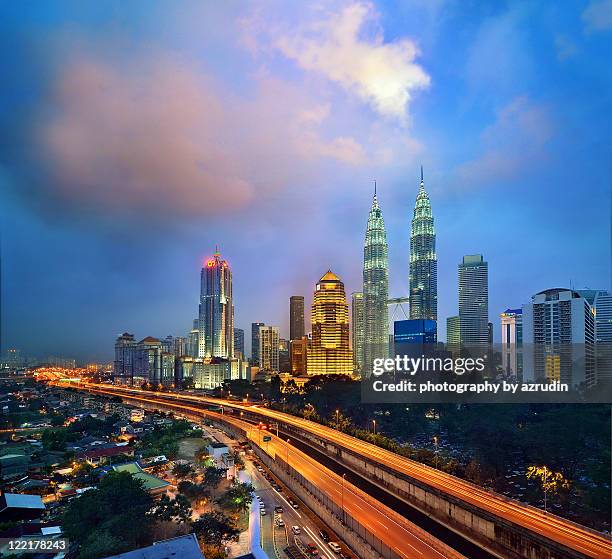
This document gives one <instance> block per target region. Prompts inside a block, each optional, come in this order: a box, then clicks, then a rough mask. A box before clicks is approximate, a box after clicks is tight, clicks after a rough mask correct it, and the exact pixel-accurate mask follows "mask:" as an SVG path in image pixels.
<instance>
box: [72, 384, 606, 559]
mask: <svg viewBox="0 0 612 559" xmlns="http://www.w3.org/2000/svg"><path fill="white" fill-rule="evenodd" d="M72 386H74V385H72ZM77 387H78V388H82V389H89V390H95V391H100V392H102V391H104V393H106V394H113V395H121V396H130V397H134V396H140V397H142V396H143V395H144V394H146V395H147V398H149V399H151V400H153V401H155V402H157V403H163V402H167V403H176V404H178V403H180V405H182V406H185V405H186V404H188V405H189V406H190V407H196V409H198V408H199V409H200V410H201V409H202V406H206V405H216V406H219V405H221V406H222V409H223V410H224V411H225V412H226V414H227V413H228V412H230V411H231V412H232V413H234V414H236V415H239V416H240V417H241V418H242V419H241V420H243V421H244V420H249V419H250V420H255V421H273V422H275V423H276V424H277V426H278V430H279V433H280V432H282V433H283V434H286V435H290V436H291V437H293V438H295V439H296V440H299V441H301V442H303V443H304V444H307V445H309V446H311V447H312V448H313V449H317V450H318V451H319V452H321V453H323V454H324V455H326V456H327V457H329V458H330V459H331V460H334V461H335V462H337V463H338V464H339V465H342V466H343V467H344V468H346V469H348V470H350V471H351V472H354V473H355V474H356V475H359V476H362V477H364V478H366V479H368V480H370V481H371V482H373V483H374V484H376V485H377V486H378V487H379V488H381V489H382V490H384V491H386V492H388V493H389V494H391V495H394V496H395V497H397V498H399V499H401V500H402V501H403V502H405V503H407V504H409V505H411V506H413V507H415V508H417V509H418V510H420V511H422V512H424V513H425V514H428V515H430V516H432V517H433V518H435V519H436V520H437V521H438V522H440V523H442V524H443V525H445V526H446V527H448V528H449V529H451V530H453V531H455V532H457V533H459V534H461V535H463V536H464V537H467V538H468V539H470V540H471V541H473V542H474V543H476V544H478V545H479V546H481V547H482V548H483V549H486V550H488V551H489V552H490V553H491V554H492V555H494V556H497V557H502V558H510V559H518V558H528V559H540V558H543V559H574V558H578V559H585V558H596V559H610V557H612V543H611V541H610V538H609V537H607V536H605V535H604V534H601V533H599V532H596V531H594V530H590V529H588V528H586V527H584V526H580V525H578V524H575V523H572V522H570V521H568V520H566V519H563V518H560V517H558V516H555V515H553V514H550V513H544V512H543V511H541V510H539V509H537V508H534V507H531V506H528V505H525V504H523V503H520V502H518V501H514V500H512V499H509V498H506V497H504V496H502V495H498V494H496V493H493V492H490V491H487V490H485V489H483V488H481V487H478V486H476V485H474V484H471V483H469V482H466V481H464V480H461V479H459V478H456V477H454V476H451V475H449V474H446V473H444V472H441V471H439V470H436V469H434V468H431V467H428V466H425V465H423V464H420V463H418V462H415V461H413V460H410V459H408V458H405V457H403V456H399V455H396V454H394V453H392V452H390V451H387V450H384V449H381V448H379V447H377V446H376V445H373V444H371V443H368V442H365V441H361V440H359V439H357V438H355V437H352V436H350V435H347V434H345V433H342V432H339V431H337V430H335V429H332V428H330V427H326V426H323V425H320V424H318V423H315V422H312V421H309V420H306V419H303V418H300V417H296V416H292V415H289V414H285V413H282V412H278V411H275V410H271V409H268V408H265V407H260V406H257V405H248V404H247V403H239V402H233V401H228V400H220V399H216V398H208V397H204V396H197V395H193V394H186V393H150V392H143V391H141V390H137V389H133V388H127V387H118V386H112V385H95V384H91V383H83V384H81V385H78V386H77ZM225 417H226V420H229V417H227V415H226V416H225ZM318 467H320V468H322V466H321V465H320V464H318Z"/></svg>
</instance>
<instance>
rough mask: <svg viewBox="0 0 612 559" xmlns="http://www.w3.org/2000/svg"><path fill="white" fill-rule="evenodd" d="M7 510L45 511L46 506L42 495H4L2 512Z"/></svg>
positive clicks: (0, 505)
mask: <svg viewBox="0 0 612 559" xmlns="http://www.w3.org/2000/svg"><path fill="white" fill-rule="evenodd" d="M7 508H15V509H39V510H44V509H45V505H44V503H43V501H42V499H41V497H40V495H22V494H19V493H3V494H2V495H0V510H4V509H7Z"/></svg>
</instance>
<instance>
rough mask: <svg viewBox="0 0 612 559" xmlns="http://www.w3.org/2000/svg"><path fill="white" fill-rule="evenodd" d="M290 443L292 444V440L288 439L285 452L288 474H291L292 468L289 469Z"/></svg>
mask: <svg viewBox="0 0 612 559" xmlns="http://www.w3.org/2000/svg"><path fill="white" fill-rule="evenodd" d="M290 442H291V441H290V439H287V441H286V443H287V444H286V445H285V451H286V455H285V458H286V460H285V462H286V463H287V474H289V470H290V468H289V443H290Z"/></svg>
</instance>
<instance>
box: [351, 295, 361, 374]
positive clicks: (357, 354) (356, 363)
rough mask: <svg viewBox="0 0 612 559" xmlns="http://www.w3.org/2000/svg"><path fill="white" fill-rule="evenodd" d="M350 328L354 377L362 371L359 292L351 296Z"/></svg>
mask: <svg viewBox="0 0 612 559" xmlns="http://www.w3.org/2000/svg"><path fill="white" fill-rule="evenodd" d="M351 326H352V338H351V342H352V348H353V370H354V371H355V374H356V375H361V370H362V369H363V293H362V292H361V291H356V292H354V293H353V294H352V295H351Z"/></svg>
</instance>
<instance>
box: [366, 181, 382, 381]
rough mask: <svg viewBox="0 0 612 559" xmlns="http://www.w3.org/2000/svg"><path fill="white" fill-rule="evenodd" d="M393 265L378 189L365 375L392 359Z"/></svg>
mask: <svg viewBox="0 0 612 559" xmlns="http://www.w3.org/2000/svg"><path fill="white" fill-rule="evenodd" d="M388 299H389V263H388V249H387V234H386V232H385V222H384V221H383V216H382V210H381V209H380V206H379V205H378V198H377V197H376V187H374V199H373V200H372V207H371V208H370V214H369V216H368V224H367V226H366V234H365V242H364V246H363V359H362V362H361V373H362V374H364V375H366V376H368V375H370V374H371V372H372V365H373V363H374V359H385V358H387V357H389V312H388V309H387V300H388Z"/></svg>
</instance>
